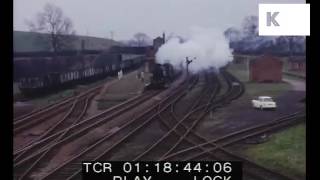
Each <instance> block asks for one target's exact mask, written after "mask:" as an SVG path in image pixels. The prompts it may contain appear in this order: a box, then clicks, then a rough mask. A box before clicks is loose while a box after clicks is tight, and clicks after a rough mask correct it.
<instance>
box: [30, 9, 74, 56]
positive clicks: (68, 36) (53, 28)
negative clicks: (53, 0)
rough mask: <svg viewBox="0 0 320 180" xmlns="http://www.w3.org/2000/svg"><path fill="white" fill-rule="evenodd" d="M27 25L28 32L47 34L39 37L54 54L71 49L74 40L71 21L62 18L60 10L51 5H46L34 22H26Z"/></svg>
mask: <svg viewBox="0 0 320 180" xmlns="http://www.w3.org/2000/svg"><path fill="white" fill-rule="evenodd" d="M27 25H28V26H29V28H30V31H33V32H39V33H46V34H49V36H41V37H42V39H43V40H44V41H45V42H46V43H48V44H49V45H50V47H51V49H52V51H53V52H54V54H56V53H57V52H59V51H61V50H63V49H68V48H71V47H72V45H73V41H74V40H75V39H76V36H75V31H74V30H73V25H72V21H71V20H70V19H69V18H68V17H65V16H64V14H63V11H62V9H61V8H59V7H57V6H55V5H53V4H46V5H45V6H44V9H43V12H40V13H39V14H37V16H36V20H35V21H34V22H32V21H27ZM43 37H45V38H43Z"/></svg>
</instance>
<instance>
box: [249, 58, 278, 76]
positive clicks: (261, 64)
mask: <svg viewBox="0 0 320 180" xmlns="http://www.w3.org/2000/svg"><path fill="white" fill-rule="evenodd" d="M282 67H283V63H282V61H281V60H280V59H279V58H277V57H274V56H271V55H263V56H259V57H257V58H256V59H253V60H251V61H250V62H249V80H250V81H252V82H281V81H282Z"/></svg>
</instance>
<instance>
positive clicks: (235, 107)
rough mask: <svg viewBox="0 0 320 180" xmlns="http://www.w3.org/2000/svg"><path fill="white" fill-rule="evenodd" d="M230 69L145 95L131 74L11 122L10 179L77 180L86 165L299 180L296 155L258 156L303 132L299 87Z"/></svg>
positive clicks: (192, 77) (180, 81)
mask: <svg viewBox="0 0 320 180" xmlns="http://www.w3.org/2000/svg"><path fill="white" fill-rule="evenodd" d="M235 69H236V68H232V67H231V68H229V67H226V68H222V69H220V70H219V72H216V71H213V70H203V71H200V72H198V73H193V74H190V76H188V75H187V74H186V73H185V72H184V71H183V73H180V75H179V76H178V77H176V78H175V80H174V81H173V82H172V83H171V84H170V86H169V87H168V88H166V89H151V90H143V85H144V84H143V82H141V81H140V80H138V79H137V77H136V71H132V72H130V73H128V74H125V75H124V78H122V79H119V80H118V79H112V80H109V81H102V83H100V84H96V85H95V86H93V87H90V88H87V89H84V90H83V91H81V92H79V93H77V94H74V95H72V96H68V97H67V98H64V99H63V100H60V101H57V102H55V103H52V104H50V105H46V106H43V107H42V108H38V109H35V110H33V111H32V112H29V113H26V114H24V115H20V116H17V117H15V119H14V121H13V123H14V137H13V138H14V148H13V149H14V152H13V157H14V159H13V162H14V163H13V165H14V178H15V179H81V162H82V161H85V160H87V161H93V160H114V161H118V160H126V161H186V160H204V161H209V160H235V161H241V162H243V179H245V180H247V179H248V180H250V179H252V180H253V179H259V180H260V179H261V180H262V179H264V180H271V179H272V180H298V179H305V170H301V168H302V169H303V168H305V161H299V160H300V159H299V158H298V156H299V155H297V154H294V157H291V155H292V154H290V153H288V154H284V155H283V156H285V157H286V158H287V160H281V162H280V160H279V162H280V163H278V164H277V163H274V162H273V164H270V161H271V162H272V161H277V160H274V159H272V158H273V157H272V156H269V155H268V156H264V154H262V152H263V149H265V147H263V146H264V145H265V146H267V147H268V148H270V151H271V150H275V149H271V148H272V147H273V146H272V144H275V143H277V141H280V140H281V137H282V136H281V133H286V132H287V133H289V131H287V130H288V129H290V128H295V127H300V128H301V127H302V128H305V127H304V126H305V104H304V102H301V100H303V99H304V98H305V91H304V90H305V89H303V88H297V87H296V84H299V86H301V82H299V83H296V82H293V80H289V81H288V83H285V82H283V83H278V84H258V83H257V84H255V83H250V82H247V81H246V80H244V79H243V77H242V75H241V72H237V71H235ZM276 86H277V87H280V88H275V87H276ZM263 93H266V94H272V95H273V97H274V99H275V101H276V102H277V104H278V107H277V109H276V110H272V111H270V110H258V109H254V108H252V106H251V103H250V100H251V99H252V98H254V97H255V96H257V95H259V94H263ZM290 132H291V131H290ZM294 137H296V136H293V135H287V138H289V139H290V138H291V139H290V142H293V143H295V139H292V138H294ZM275 138H278V139H275ZM279 139H280V140H279ZM268 143H269V144H268ZM296 143H300V142H296ZM304 143H305V142H304ZM289 145H290V144H289ZM289 145H288V148H290V146H289ZM298 145H300V144H298ZM298 145H297V146H298ZM274 146H275V145H274ZM303 147H304V148H305V145H302V148H303ZM259 148H260V149H259ZM261 149H262V150H261ZM259 150H260V151H259ZM301 153H303V152H301ZM304 153H305V152H304ZM274 154H276V153H274ZM300 156H303V157H305V154H301V155H300ZM268 158H269V159H268ZM297 158H298V160H297ZM292 159H293V160H292ZM294 160H296V161H295V162H297V163H299V164H300V165H301V163H302V164H303V163H304V166H303V165H302V167H300V170H299V172H300V171H301V172H300V173H292V172H294V171H296V169H295V168H296V167H288V166H287V165H288V164H290V163H292V162H291V161H294ZM282 161H290V162H288V163H287V164H281V163H282Z"/></svg>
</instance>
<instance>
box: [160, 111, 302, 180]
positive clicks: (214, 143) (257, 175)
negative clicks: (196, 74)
mask: <svg viewBox="0 0 320 180" xmlns="http://www.w3.org/2000/svg"><path fill="white" fill-rule="evenodd" d="M304 116H305V114H304V113H302V112H297V113H294V114H290V115H287V116H284V117H281V118H279V119H276V120H274V121H272V122H270V123H265V124H262V125H257V126H253V127H249V128H247V129H243V130H240V131H237V132H233V133H230V134H227V135H225V136H223V137H219V138H217V139H214V140H210V141H208V140H207V139H206V138H204V137H202V136H201V135H199V134H197V133H196V132H192V136H193V138H192V139H196V141H193V143H194V144H195V145H194V146H192V147H189V148H186V149H183V150H180V151H177V152H174V153H171V154H170V155H168V156H166V157H164V158H162V159H159V160H162V161H168V160H180V161H191V160H199V159H200V160H208V159H214V160H235V161H241V162H243V167H244V175H245V176H249V177H252V178H254V179H261V180H267V179H281V180H282V179H283V180H293V178H291V177H288V176H286V175H283V174H280V173H279V172H277V171H274V170H270V169H268V168H266V167H263V166H261V165H259V164H257V163H255V162H253V161H251V160H249V159H246V158H244V157H242V156H240V155H238V154H235V153H233V152H232V151H229V150H228V149H226V147H227V146H231V145H233V144H235V143H237V142H240V141H243V140H245V139H248V138H251V137H255V136H258V135H260V134H263V133H266V132H271V131H275V130H278V129H280V128H284V127H287V126H290V125H293V124H296V123H299V122H301V118H302V117H304ZM186 128H187V127H186ZM180 134H181V132H180ZM192 139H191V138H190V139H188V141H190V142H192ZM200 142H202V143H200ZM196 143H197V144H196ZM199 149H200V150H202V152H201V151H199Z"/></svg>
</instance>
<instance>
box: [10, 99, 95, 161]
mask: <svg viewBox="0 0 320 180" xmlns="http://www.w3.org/2000/svg"><path fill="white" fill-rule="evenodd" d="M94 96H95V93H91V94H88V95H87V96H84V97H77V99H76V100H75V101H74V102H73V104H72V106H71V108H70V109H69V111H68V112H67V113H66V115H65V116H64V117H62V118H61V119H60V120H59V121H58V122H57V123H55V124H54V125H53V126H51V127H50V128H49V129H47V130H46V131H45V132H44V133H43V134H41V135H40V136H39V137H37V138H35V139H33V140H32V141H31V142H29V143H28V144H26V145H25V146H31V145H32V144H34V143H37V142H39V141H41V140H43V139H46V138H48V137H50V136H51V135H53V134H56V133H58V132H60V131H62V130H64V129H67V128H68V127H70V126H72V125H75V124H77V123H79V122H80V121H81V120H82V119H83V117H84V115H85V113H86V111H87V108H88V105H89V103H90V100H91V99H92V98H93V97H94ZM67 132H68V130H66V131H64V135H66V133H67ZM57 138H59V139H62V138H63V136H61V135H60V136H58V137H57ZM55 141H56V139H51V142H50V143H53V142H55ZM50 143H49V144H50ZM25 146H24V147H25ZM26 152H27V151H23V152H20V153H19V155H17V156H15V157H14V161H17V159H19V158H20V157H21V156H23V155H24V153H26ZM14 154H15V153H14Z"/></svg>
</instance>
